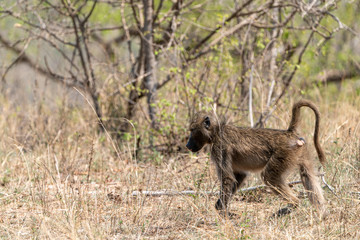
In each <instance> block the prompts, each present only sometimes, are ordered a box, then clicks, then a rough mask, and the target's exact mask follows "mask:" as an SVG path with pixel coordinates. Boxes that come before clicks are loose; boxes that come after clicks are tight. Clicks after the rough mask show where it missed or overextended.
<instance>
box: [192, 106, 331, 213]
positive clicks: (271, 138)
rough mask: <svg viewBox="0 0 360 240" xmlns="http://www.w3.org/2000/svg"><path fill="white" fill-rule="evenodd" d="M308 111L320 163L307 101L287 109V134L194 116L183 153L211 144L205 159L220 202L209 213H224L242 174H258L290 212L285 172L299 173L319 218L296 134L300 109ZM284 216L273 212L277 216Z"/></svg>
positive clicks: (319, 201)
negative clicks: (289, 115) (289, 114)
mask: <svg viewBox="0 0 360 240" xmlns="http://www.w3.org/2000/svg"><path fill="white" fill-rule="evenodd" d="M303 106H306V107H309V108H311V109H312V110H313V111H314V113H315V116H316V123H315V133H314V144H315V148H316V151H317V153H318V156H319V160H320V162H321V163H322V164H323V163H324V162H325V155H324V152H323V151H322V149H321V146H320V144H319V139H318V135H319V125H320V114H319V111H318V110H317V108H316V106H315V105H314V104H313V103H311V102H309V101H305V100H302V101H299V102H297V103H296V104H294V106H293V109H292V119H291V123H290V126H289V128H288V129H287V130H278V129H255V128H239V127H236V126H233V125H229V124H225V123H222V122H220V121H219V120H218V119H217V117H216V116H215V115H214V114H208V113H205V112H199V113H197V114H196V115H195V117H194V119H193V121H192V122H191V124H190V131H191V135H190V138H189V141H188V143H187V145H186V146H187V148H188V149H189V150H191V151H193V152H197V151H199V150H200V149H201V148H202V147H203V146H204V145H206V144H211V159H212V161H213V162H214V163H215V165H216V169H217V174H218V177H219V180H220V181H221V190H220V198H219V200H218V201H217V203H216V205H215V207H216V209H218V210H226V209H227V205H228V203H229V200H230V198H231V195H232V194H233V193H235V192H236V190H237V189H238V188H239V186H240V185H241V184H242V182H243V181H244V180H245V178H246V176H247V174H248V172H257V171H261V176H262V179H263V181H264V182H265V184H267V185H268V186H270V187H272V189H273V190H274V192H276V193H279V194H281V195H282V196H283V197H284V198H285V199H286V200H287V201H288V202H289V203H290V204H291V206H297V205H298V203H299V199H298V198H297V197H296V195H295V194H294V192H293V190H292V189H291V188H290V187H289V186H288V185H287V184H286V182H285V180H286V177H287V175H288V174H289V172H290V171H291V170H293V169H294V168H296V167H299V168H300V175H301V179H302V183H303V185H304V187H305V189H306V190H307V191H308V195H309V199H310V201H311V202H312V203H313V204H314V205H315V206H316V208H317V209H318V210H319V212H320V214H321V215H322V214H324V212H325V208H324V203H325V199H324V197H323V195H322V191H321V187H320V183H319V181H318V178H317V177H316V175H315V172H314V161H313V160H312V159H311V157H310V154H309V150H308V146H307V144H306V143H305V141H304V140H303V139H302V138H301V137H300V135H299V134H298V132H297V130H298V127H299V126H298V125H299V120H300V108H301V107H303ZM284 212H286V213H287V212H289V210H286V211H284V209H283V210H281V211H279V214H282V213H284Z"/></svg>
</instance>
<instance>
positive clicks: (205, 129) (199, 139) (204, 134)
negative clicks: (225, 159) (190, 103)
mask: <svg viewBox="0 0 360 240" xmlns="http://www.w3.org/2000/svg"><path fill="white" fill-rule="evenodd" d="M211 124H212V122H211V120H210V117H209V116H208V115H207V114H205V113H202V112H200V113H198V114H197V115H195V118H194V120H193V121H192V122H191V124H190V131H191V133H190V137H189V140H188V143H187V144H186V147H187V148H188V149H189V150H190V151H192V152H198V151H200V149H201V148H202V147H203V146H204V145H205V144H207V143H210V142H211V127H212V125H211Z"/></svg>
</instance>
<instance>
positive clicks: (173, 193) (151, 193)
mask: <svg viewBox="0 0 360 240" xmlns="http://www.w3.org/2000/svg"><path fill="white" fill-rule="evenodd" d="M299 183H301V181H300V180H298V181H293V182H290V183H289V186H293V185H296V184H299ZM267 187H268V186H266V185H259V186H255V187H249V188H242V189H240V192H249V191H254V190H256V189H261V188H267ZM131 195H132V196H149V197H150V196H151V197H158V196H178V195H209V196H216V195H219V192H212V191H203V192H202V191H193V190H186V191H175V190H163V191H133V192H132V193H131Z"/></svg>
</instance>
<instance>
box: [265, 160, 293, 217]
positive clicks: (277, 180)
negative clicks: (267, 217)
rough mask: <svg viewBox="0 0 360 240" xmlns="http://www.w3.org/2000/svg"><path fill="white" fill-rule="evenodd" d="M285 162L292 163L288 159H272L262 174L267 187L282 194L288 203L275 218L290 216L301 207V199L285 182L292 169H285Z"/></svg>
mask: <svg viewBox="0 0 360 240" xmlns="http://www.w3.org/2000/svg"><path fill="white" fill-rule="evenodd" d="M284 162H290V161H287V160H286V159H276V158H272V159H270V161H269V162H268V164H267V165H266V167H265V169H264V171H263V172H262V173H261V176H262V178H263V181H264V183H265V184H266V185H268V186H269V187H271V189H272V190H273V191H274V192H275V193H276V194H280V195H281V196H282V197H283V198H285V200H286V201H287V202H288V207H285V208H283V209H280V210H279V211H278V212H277V213H276V214H274V215H273V216H281V215H285V214H289V213H290V212H291V211H292V209H293V208H296V207H297V206H298V205H299V198H298V197H297V196H296V195H295V193H294V191H293V190H292V189H291V188H290V187H289V185H288V184H286V182H285V180H286V179H285V178H286V174H287V171H288V170H289V168H290V167H285V166H284V165H283V163H284Z"/></svg>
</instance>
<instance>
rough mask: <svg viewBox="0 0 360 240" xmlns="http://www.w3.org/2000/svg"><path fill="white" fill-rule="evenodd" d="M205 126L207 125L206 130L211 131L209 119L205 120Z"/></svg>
mask: <svg viewBox="0 0 360 240" xmlns="http://www.w3.org/2000/svg"><path fill="white" fill-rule="evenodd" d="M204 125H205V128H206V129H209V128H210V118H209V117H206V118H205V120H204Z"/></svg>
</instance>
